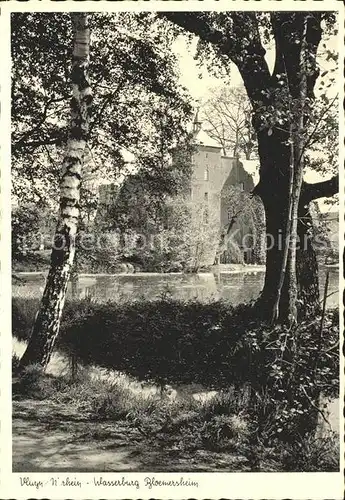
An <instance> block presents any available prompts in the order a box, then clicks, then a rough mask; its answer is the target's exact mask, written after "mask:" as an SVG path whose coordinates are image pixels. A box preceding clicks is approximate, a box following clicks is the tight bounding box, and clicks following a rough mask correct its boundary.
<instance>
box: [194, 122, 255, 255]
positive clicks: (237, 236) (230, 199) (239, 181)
mask: <svg viewBox="0 0 345 500" xmlns="http://www.w3.org/2000/svg"><path fill="white" fill-rule="evenodd" d="M193 133H194V142H195V146H196V151H195V153H194V154H193V158H192V165H193V171H192V176H191V188H190V195H191V199H192V200H193V201H195V202H197V203H198V202H199V203H200V204H201V203H202V202H203V203H204V204H205V205H207V206H208V207H209V210H210V212H212V213H216V214H218V216H217V218H218V224H219V229H220V232H223V233H225V232H227V228H228V227H229V224H230V223H231V231H230V233H229V234H228V236H229V235H230V236H232V239H231V238H228V239H230V241H235V242H236V244H237V247H238V250H239V252H241V253H242V257H243V261H244V262H245V263H254V262H255V260H256V257H255V255H254V252H253V248H252V247H253V244H252V243H251V242H252V240H253V238H254V233H255V228H254V227H253V221H252V220H251V219H250V217H241V214H240V212H241V206H240V205H241V203H242V205H243V204H245V203H250V196H249V193H251V191H252V190H253V188H254V175H253V173H250V172H248V170H247V169H249V170H250V171H251V172H253V171H255V165H256V163H257V162H256V161H254V162H251V161H244V162H241V161H240V160H239V158H233V157H229V156H225V155H224V154H223V150H222V147H221V146H220V145H219V144H218V143H217V142H216V141H215V140H214V139H212V138H211V137H210V136H209V135H208V134H207V133H206V132H205V131H204V130H203V129H202V124H201V122H200V121H199V119H198V113H197V114H196V117H195V120H194V124H193ZM245 166H246V167H247V169H246V168H245ZM248 167H249V168H248ZM241 193H243V194H245V193H247V198H246V197H245V196H242V195H241ZM235 198H236V199H235ZM244 208H248V207H242V210H243V209H244ZM243 211H244V210H243ZM236 213H238V216H237V217H235V215H236ZM234 219H235V221H234ZM232 250H234V249H232ZM231 253H234V252H231V248H227V247H226V246H225V247H224V245H223V250H222V252H221V254H220V255H219V261H220V262H222V263H227V262H231V261H233V257H234V256H233V255H231ZM214 254H215V255H216V254H217V250H216V249H215V252H214ZM237 260H239V256H238V255H237ZM208 264H211V262H209V263H208ZM212 264H213V262H212Z"/></svg>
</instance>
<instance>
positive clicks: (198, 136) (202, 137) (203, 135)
mask: <svg viewBox="0 0 345 500" xmlns="http://www.w3.org/2000/svg"><path fill="white" fill-rule="evenodd" d="M194 141H195V142H196V144H197V145H199V146H209V147H211V148H218V149H221V148H222V146H221V145H220V144H219V143H218V142H217V141H216V140H215V139H212V137H210V136H209V135H208V133H207V132H205V130H202V128H201V129H200V130H199V131H197V132H195V134H194Z"/></svg>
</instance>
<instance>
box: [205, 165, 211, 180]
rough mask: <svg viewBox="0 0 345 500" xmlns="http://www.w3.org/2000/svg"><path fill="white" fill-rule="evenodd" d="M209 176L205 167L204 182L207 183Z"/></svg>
mask: <svg viewBox="0 0 345 500" xmlns="http://www.w3.org/2000/svg"><path fill="white" fill-rule="evenodd" d="M209 174H210V171H209V168H208V167H206V168H205V171H204V181H208V180H209Z"/></svg>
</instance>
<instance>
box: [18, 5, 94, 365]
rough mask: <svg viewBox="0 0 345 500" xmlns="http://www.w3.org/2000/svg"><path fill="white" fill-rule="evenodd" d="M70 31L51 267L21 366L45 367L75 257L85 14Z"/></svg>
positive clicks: (85, 119)
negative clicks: (67, 110) (66, 124)
mask: <svg viewBox="0 0 345 500" xmlns="http://www.w3.org/2000/svg"><path fill="white" fill-rule="evenodd" d="M71 19H72V24H73V28H74V45H73V55H72V70H71V83H72V99H71V117H70V130H69V138H68V143H67V148H66V154H65V157H64V160H63V164H62V176H61V182H60V211H59V218H58V223H57V226H56V230H55V239H54V246H53V250H52V254H51V263H50V269H49V273H48V277H47V280H46V286H45V289H44V292H43V297H42V301H41V304H40V309H39V311H38V314H37V316H36V320H35V324H34V326H33V330H32V335H31V338H30V340H29V343H28V346H27V349H26V351H25V353H24V355H23V357H22V359H21V361H20V366H21V368H23V367H25V366H27V365H29V364H32V363H38V364H40V365H41V366H42V367H43V368H46V366H47V364H48V363H49V360H50V357H51V354H52V351H53V347H54V344H55V341H56V338H57V336H58V333H59V328H60V320H61V315H62V310H63V306H64V303H65V297H66V291H67V284H68V281H69V278H70V273H71V268H72V264H73V261H74V255H75V237H76V233H77V224H78V218H79V199H80V184H81V179H82V164H83V155H84V150H85V146H86V142H87V138H88V132H89V122H90V113H91V103H92V91H91V87H90V82H89V76H88V66H89V50H90V31H89V27H88V16H87V14H86V13H71Z"/></svg>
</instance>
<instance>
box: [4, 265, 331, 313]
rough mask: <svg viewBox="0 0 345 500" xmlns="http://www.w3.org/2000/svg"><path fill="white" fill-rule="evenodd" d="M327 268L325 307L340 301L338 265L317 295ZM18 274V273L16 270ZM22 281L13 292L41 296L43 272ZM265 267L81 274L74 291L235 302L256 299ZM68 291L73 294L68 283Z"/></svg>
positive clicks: (107, 296) (100, 296) (101, 297)
mask: <svg viewBox="0 0 345 500" xmlns="http://www.w3.org/2000/svg"><path fill="white" fill-rule="evenodd" d="M327 271H328V272H329V285H328V291H327V295H328V298H327V307H334V306H336V305H338V303H339V281H338V269H335V268H321V269H320V297H321V298H322V297H323V291H324V283H325V277H326V272H327ZM18 274H19V273H18ZM20 277H21V279H22V283H21V284H20V285H18V284H15V285H14V286H13V295H16V296H31V297H40V296H41V294H42V292H43V287H44V282H45V276H44V274H42V273H20ZM264 277H265V271H264V268H262V267H259V266H257V267H255V266H247V267H246V268H244V269H243V270H241V268H240V269H239V270H236V271H228V272H224V271H220V272H214V273H199V274H182V273H171V274H163V273H137V274H117V275H107V274H94V275H90V274H89V275H80V276H79V279H78V283H77V286H76V289H75V290H74V293H73V295H74V296H75V297H76V298H85V297H92V298H93V299H94V300H97V301H102V302H106V301H109V300H115V301H122V300H125V301H127V300H130V301H137V300H157V299H159V298H161V297H164V296H165V297H172V298H175V299H183V300H191V299H195V300H200V301H202V302H207V301H209V300H218V299H223V300H226V301H228V302H229V303H231V304H232V305H237V304H240V303H242V302H248V301H250V300H252V299H256V298H257V297H258V296H259V294H260V291H261V290H262V287H263V283H264ZM68 295H69V296H71V295H72V287H71V285H69V289H68Z"/></svg>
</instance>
